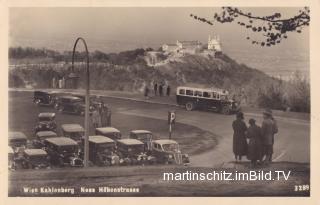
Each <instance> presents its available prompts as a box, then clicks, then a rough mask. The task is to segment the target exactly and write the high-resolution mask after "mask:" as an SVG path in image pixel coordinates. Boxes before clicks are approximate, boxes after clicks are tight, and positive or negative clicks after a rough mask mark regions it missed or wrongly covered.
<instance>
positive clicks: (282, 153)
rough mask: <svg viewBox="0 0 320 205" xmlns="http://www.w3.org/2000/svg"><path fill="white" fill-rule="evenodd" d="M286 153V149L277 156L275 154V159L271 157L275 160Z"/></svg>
mask: <svg viewBox="0 0 320 205" xmlns="http://www.w3.org/2000/svg"><path fill="white" fill-rule="evenodd" d="M285 154H286V151H282V152H281V153H280V154H279V156H277V157H276V158H275V159H273V161H277V160H278V159H280V158H281V157H282V156H283V155H285Z"/></svg>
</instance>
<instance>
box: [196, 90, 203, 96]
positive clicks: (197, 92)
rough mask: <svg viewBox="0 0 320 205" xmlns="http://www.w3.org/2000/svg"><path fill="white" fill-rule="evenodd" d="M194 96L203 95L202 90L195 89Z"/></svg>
mask: <svg viewBox="0 0 320 205" xmlns="http://www.w3.org/2000/svg"><path fill="white" fill-rule="evenodd" d="M194 96H198V97H202V92H201V91H195V92H194Z"/></svg>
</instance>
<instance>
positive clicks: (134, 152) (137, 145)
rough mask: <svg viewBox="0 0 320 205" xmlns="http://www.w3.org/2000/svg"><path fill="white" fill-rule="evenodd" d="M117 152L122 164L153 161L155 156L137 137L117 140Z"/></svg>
mask: <svg viewBox="0 0 320 205" xmlns="http://www.w3.org/2000/svg"><path fill="white" fill-rule="evenodd" d="M117 153H118V155H119V157H120V164H122V165H136V164H148V163H153V160H154V158H153V157H152V156H148V155H147V153H146V152H145V145H144V143H143V142H141V141H140V140H137V139H120V140H117Z"/></svg>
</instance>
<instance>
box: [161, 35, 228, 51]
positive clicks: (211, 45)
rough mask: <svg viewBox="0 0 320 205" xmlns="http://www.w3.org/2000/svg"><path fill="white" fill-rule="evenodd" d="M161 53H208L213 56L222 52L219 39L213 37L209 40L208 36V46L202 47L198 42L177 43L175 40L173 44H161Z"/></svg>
mask: <svg viewBox="0 0 320 205" xmlns="http://www.w3.org/2000/svg"><path fill="white" fill-rule="evenodd" d="M162 51H163V52H165V53H182V54H184V53H189V54H195V53H201V52H203V53H208V54H215V53H217V52H222V49H221V44H220V38H219V36H214V37H213V38H211V36H210V35H209V38H208V44H207V45H204V44H202V43H201V42H200V41H179V40H177V41H176V43H175V44H163V45H162Z"/></svg>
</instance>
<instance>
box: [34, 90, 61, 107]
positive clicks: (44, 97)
mask: <svg viewBox="0 0 320 205" xmlns="http://www.w3.org/2000/svg"><path fill="white" fill-rule="evenodd" d="M57 95H58V93H56V92H47V91H34V93H33V102H34V103H35V104H36V105H48V106H53V105H54V104H55V102H56V99H57V98H56V97H57Z"/></svg>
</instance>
